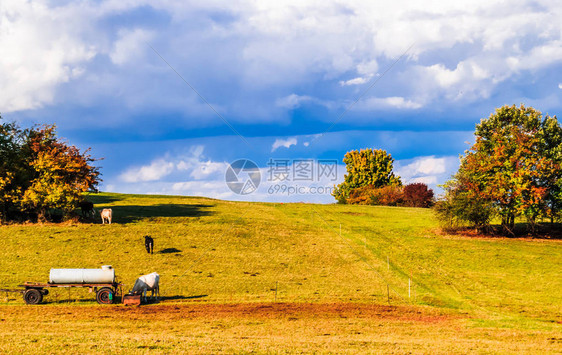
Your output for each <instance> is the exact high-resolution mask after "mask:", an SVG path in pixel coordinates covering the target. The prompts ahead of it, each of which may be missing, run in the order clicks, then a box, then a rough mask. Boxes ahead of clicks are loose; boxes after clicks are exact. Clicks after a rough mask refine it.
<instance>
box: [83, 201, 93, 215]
mask: <svg viewBox="0 0 562 355" xmlns="http://www.w3.org/2000/svg"><path fill="white" fill-rule="evenodd" d="M80 209H81V210H82V217H93V216H94V214H95V210H94V204H93V203H92V202H90V201H82V202H80Z"/></svg>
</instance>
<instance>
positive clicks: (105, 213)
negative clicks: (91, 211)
mask: <svg viewBox="0 0 562 355" xmlns="http://www.w3.org/2000/svg"><path fill="white" fill-rule="evenodd" d="M100 215H101V224H105V221H107V222H108V223H109V224H111V218H112V217H113V210H112V209H111V208H104V209H103V210H102V211H101V213H100Z"/></svg>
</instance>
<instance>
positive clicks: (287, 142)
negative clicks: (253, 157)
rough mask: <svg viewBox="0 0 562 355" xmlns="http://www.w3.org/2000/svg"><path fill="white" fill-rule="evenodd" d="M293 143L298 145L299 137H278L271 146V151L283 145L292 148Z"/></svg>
mask: <svg viewBox="0 0 562 355" xmlns="http://www.w3.org/2000/svg"><path fill="white" fill-rule="evenodd" d="M292 145H297V138H295V137H292V138H287V139H281V138H277V139H276V140H275V142H273V145H272V146H271V151H272V152H274V151H276V150H277V149H278V148H281V147H285V148H290V147H291V146H292Z"/></svg>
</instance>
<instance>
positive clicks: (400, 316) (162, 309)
mask: <svg viewBox="0 0 562 355" xmlns="http://www.w3.org/2000/svg"><path fill="white" fill-rule="evenodd" d="M0 313H4V314H5V313H17V314H19V315H20V316H21V315H22V313H26V314H29V316H31V317H33V316H34V315H35V316H38V315H39V314H42V315H45V314H49V316H50V317H55V318H58V319H61V318H62V319H64V318H74V319H76V318H88V319H96V318H97V319H102V318H103V319H108V318H109V319H115V320H120V319H121V320H122V319H134V320H161V321H174V320H178V319H186V318H188V319H213V320H216V319H223V318H224V319H232V318H238V319H286V320H299V319H333V318H352V319H358V318H360V319H361V318H364V319H384V320H396V321H414V322H423V323H439V322H444V321H448V320H453V319H458V318H461V317H460V316H459V315H457V314H447V313H444V312H440V311H439V310H433V309H427V308H422V307H406V306H384V305H375V304H359V303H236V304H155V305H146V306H140V307H131V306H122V305H115V306H85V307H82V306H81V307H73V306H49V305H42V306H35V307H30V306H21V307H0ZM14 315H15V314H14Z"/></svg>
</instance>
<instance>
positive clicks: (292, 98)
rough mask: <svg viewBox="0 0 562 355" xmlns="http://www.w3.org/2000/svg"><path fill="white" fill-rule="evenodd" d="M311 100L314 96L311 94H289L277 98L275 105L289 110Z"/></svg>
mask: <svg viewBox="0 0 562 355" xmlns="http://www.w3.org/2000/svg"><path fill="white" fill-rule="evenodd" d="M311 100H312V98H311V97H310V96H306V95H304V96H299V95H297V94H291V95H289V96H285V97H283V98H280V99H277V100H276V101H275V105H276V106H278V107H283V108H287V109H289V110H294V109H295V108H298V107H299V106H300V105H301V103H303V102H306V101H311Z"/></svg>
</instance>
